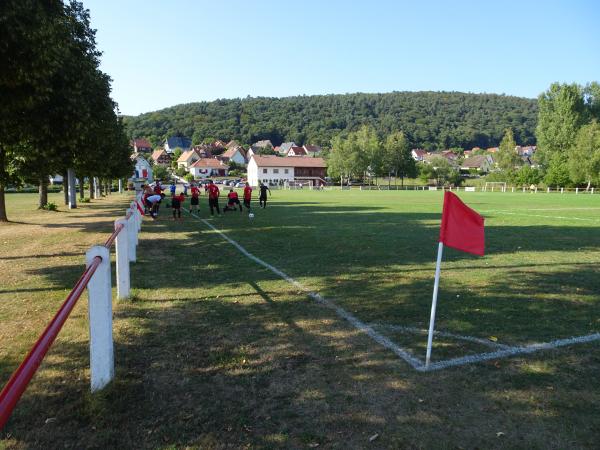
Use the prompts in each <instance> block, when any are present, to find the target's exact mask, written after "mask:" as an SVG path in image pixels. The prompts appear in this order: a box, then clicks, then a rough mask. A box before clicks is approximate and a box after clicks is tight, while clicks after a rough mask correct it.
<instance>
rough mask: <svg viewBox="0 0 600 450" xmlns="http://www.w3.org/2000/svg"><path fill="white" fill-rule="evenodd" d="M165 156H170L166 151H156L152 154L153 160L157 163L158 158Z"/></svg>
mask: <svg viewBox="0 0 600 450" xmlns="http://www.w3.org/2000/svg"><path fill="white" fill-rule="evenodd" d="M163 155H165V156H169V154H168V153H167V152H165V151H164V150H154V152H152V159H153V160H154V161H156V160H157V159H158V158H160V157H161V156H163Z"/></svg>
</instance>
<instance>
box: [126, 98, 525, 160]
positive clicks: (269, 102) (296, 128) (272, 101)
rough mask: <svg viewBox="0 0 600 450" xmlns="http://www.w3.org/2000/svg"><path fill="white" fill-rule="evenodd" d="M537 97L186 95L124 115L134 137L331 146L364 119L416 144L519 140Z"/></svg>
mask: <svg viewBox="0 0 600 450" xmlns="http://www.w3.org/2000/svg"><path fill="white" fill-rule="evenodd" d="M536 119H537V100H535V99H527V98H521V97H511V96H505V95H496V94H465V93H461V92H391V93H387V94H361V93H358V94H344V95H313V96H299V97H285V98H270V97H256V98H253V97H247V98H244V99H231V100H216V101H213V102H199V103H188V104H182V105H177V106H173V107H170V108H166V109H163V110H160V111H155V112H150V113H145V114H141V115H139V116H135V117H133V116H127V117H125V124H126V127H127V131H128V133H129V135H130V137H132V138H134V137H135V138H137V137H146V138H148V139H150V141H151V142H152V143H153V144H154V145H158V144H159V143H160V142H161V141H162V140H163V139H164V138H165V137H166V136H167V135H171V134H181V135H185V136H189V137H192V139H193V141H194V143H200V142H202V141H207V140H212V139H221V140H230V139H236V140H238V141H239V142H241V143H245V144H249V143H252V142H255V141H258V140H261V139H270V140H271V141H272V142H273V144H274V145H278V144H280V143H281V142H285V141H295V142H296V143H298V144H303V143H313V144H319V145H324V146H328V144H329V142H330V140H331V138H332V137H333V136H335V135H336V134H338V133H340V132H343V131H351V130H355V129H356V128H358V127H359V126H360V125H361V124H363V123H368V124H370V125H372V126H373V127H374V128H375V129H376V130H377V132H378V133H379V134H380V135H381V136H385V135H387V134H389V133H391V132H393V131H398V130H402V131H404V132H405V134H406V135H407V136H408V138H409V140H410V143H411V145H413V146H414V147H423V148H427V149H440V148H450V147H463V148H471V147H474V146H479V147H489V146H496V145H498V143H499V142H500V140H501V139H502V135H503V134H504V130H505V129H506V128H508V127H510V128H512V129H513V131H514V133H515V138H516V141H517V143H518V144H522V145H527V144H534V143H535V136H534V130H535V125H536Z"/></svg>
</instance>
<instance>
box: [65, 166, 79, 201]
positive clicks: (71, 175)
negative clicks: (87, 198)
mask: <svg viewBox="0 0 600 450" xmlns="http://www.w3.org/2000/svg"><path fill="white" fill-rule="evenodd" d="M67 178H68V179H69V209H73V208H77V186H75V171H74V170H73V169H67Z"/></svg>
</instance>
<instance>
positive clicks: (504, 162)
mask: <svg viewBox="0 0 600 450" xmlns="http://www.w3.org/2000/svg"><path fill="white" fill-rule="evenodd" d="M516 146H517V145H516V143H515V138H514V134H513V131H512V129H510V128H507V129H506V131H505V133H504V137H503V138H502V141H501V142H500V148H499V149H498V153H496V163H497V164H498V167H499V168H500V170H503V171H505V172H507V173H508V174H509V175H510V174H512V173H514V172H515V170H516V168H517V167H519V166H521V165H522V164H523V161H522V160H521V157H520V156H519V154H518V153H517V151H516V150H515V147H516Z"/></svg>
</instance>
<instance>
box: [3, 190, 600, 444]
mask: <svg viewBox="0 0 600 450" xmlns="http://www.w3.org/2000/svg"><path fill="white" fill-rule="evenodd" d="M461 197H462V198H463V199H464V200H465V201H466V202H467V203H468V204H469V205H470V206H472V207H473V208H475V209H476V210H478V211H480V212H482V213H483V214H484V215H485V216H486V225H487V229H486V233H487V244H488V245H487V249H488V254H487V255H486V256H485V257H483V258H477V257H473V256H469V255H466V254H461V253H459V252H454V251H452V250H451V249H448V250H447V252H446V256H445V259H444V262H443V266H442V284H441V287H440V288H441V291H440V298H439V310H438V327H437V328H438V329H440V330H444V331H449V332H454V333H457V334H468V335H471V336H478V337H481V338H482V339H487V338H491V337H493V338H496V339H497V340H498V342H503V343H509V344H511V343H513V342H516V343H517V342H518V343H524V342H536V341H542V340H546V339H554V338H558V337H565V336H572V335H579V334H586V333H589V332H592V331H597V328H598V322H597V317H598V314H597V300H596V299H597V297H598V292H597V291H598V285H597V283H595V282H594V281H593V279H591V277H589V276H587V275H592V274H593V272H592V268H593V267H594V266H595V264H597V261H598V259H599V258H598V256H599V255H598V244H599V238H598V237H597V233H594V232H595V231H597V230H596V228H597V227H598V223H597V222H596V220H597V219H596V217H595V215H596V213H597V209H596V208H597V207H596V206H594V205H595V203H596V200H595V197H594V196H583V195H580V196H574V195H568V196H567V195H564V196H559V195H558V194H557V195H545V194H544V195H542V194H537V195H535V194H500V193H493V194H492V193H482V194H480V193H467V194H462V193H461ZM114 200H115V199H108V200H103V201H102V202H104V203H103V206H106V207H107V208H108V207H109V206H110V205H109V204H110V203H114ZM441 200H442V196H441V193H440V192H437V193H436V192H357V191H351V192H346V191H344V192H339V191H325V192H315V191H291V192H290V191H273V195H272V197H271V199H270V203H269V206H268V207H267V209H265V210H258V209H257V210H256V211H255V213H256V217H255V219H254V220H253V221H250V220H249V219H248V217H247V215H246V214H240V213H239V212H232V213H227V215H225V216H224V217H221V218H215V219H211V223H212V224H214V225H215V226H216V227H218V228H219V229H221V230H223V231H224V232H226V233H227V235H228V236H230V237H231V238H233V239H235V240H236V241H237V242H239V243H240V244H241V245H243V246H244V247H245V248H246V249H247V250H248V251H250V252H251V253H253V254H255V255H256V256H258V257H260V258H262V259H264V260H265V261H266V262H268V263H270V264H272V265H274V266H275V267H278V268H280V269H282V270H284V271H285V272H286V273H288V274H289V275H290V276H292V277H294V278H295V279H297V280H299V281H300V282H302V283H303V284H304V285H305V286H307V287H309V288H310V289H313V290H316V291H318V292H320V293H321V294H322V295H324V296H325V297H326V298H329V299H332V300H334V301H335V302H336V303H337V304H339V305H341V306H342V307H344V308H345V309H347V310H348V311H351V312H352V313H353V314H354V315H355V316H357V317H358V318H359V319H361V320H362V321H364V322H367V323H370V324H379V326H380V327H379V328H378V331H380V332H381V333H386V334H387V335H388V336H389V337H390V338H392V339H394V340H395V341H396V342H398V344H400V345H404V346H406V347H407V348H409V349H410V350H411V351H414V352H415V354H417V353H418V352H422V353H423V355H424V344H425V337H423V336H415V335H412V334H402V333H397V332H396V330H394V328H393V326H397V325H405V326H414V327H418V328H421V327H426V326H427V321H428V317H429V307H430V302H431V291H432V287H433V271H434V265H435V254H436V242H437V236H438V229H439V219H440V212H441ZM99 203H100V202H99ZM205 203H206V199H205V198H202V199H201V211H200V216H201V217H207V206H206V204H205ZM93 206H95V205H93ZM114 207H115V211H118V208H117V205H114ZM80 211H81V212H78V213H77V214H80V213H81V214H82V213H83V211H84V209H82V210H80ZM169 212H170V211H169V210H167V209H164V208H163V210H162V211H161V217H160V218H159V220H158V221H156V222H151V221H145V223H144V226H143V230H142V234H141V235H140V239H141V240H140V247H139V248H138V263H137V264H135V265H134V266H133V267H132V283H133V286H134V287H136V291H135V297H134V298H133V300H132V301H131V302H122V303H118V304H115V318H116V322H115V327H116V329H115V345H116V358H117V360H116V364H117V367H116V369H117V379H116V380H115V382H114V383H113V384H112V385H111V387H110V388H109V389H107V390H106V391H104V392H103V393H101V394H99V395H95V396H91V395H89V394H87V390H88V388H89V387H88V384H89V380H88V378H87V364H88V360H87V355H86V352H87V347H86V344H87V342H86V336H85V331H84V330H85V326H86V324H85V318H84V317H79V318H76V319H77V320H78V321H79V320H80V321H81V326H80V334H79V333H73V334H72V335H69V334H68V333H65V334H61V335H59V339H58V341H57V345H58V346H57V347H55V348H54V349H53V350H52V351H51V357H52V358H53V359H51V360H50V362H46V363H44V365H43V367H42V371H41V373H40V374H39V375H38V376H37V377H36V378H34V381H33V384H32V386H31V387H30V389H29V391H28V392H27V393H26V394H25V396H24V398H23V400H22V401H21V404H20V405H19V407H18V409H17V411H16V412H15V416H14V417H13V418H12V419H11V421H10V422H9V425H8V426H7V428H6V429H5V430H3V433H4V434H3V437H4V440H3V441H0V442H2V444H0V445H4V446H6V447H9V448H26V447H27V448H31V447H34V448H49V447H56V446H59V445H60V446H66V447H72V448H81V447H128V446H129V447H132V446H133V447H136V448H179V447H186V446H187V447H191V448H222V447H226V446H230V447H244V446H248V447H258V448H261V447H263V448H264V447H268V448H273V447H280V448H290V447H292V448H306V447H316V446H317V445H318V446H320V447H326V448H362V447H366V446H373V447H375V448H389V447H425V448H431V447H448V448H454V447H484V448H506V447H527V448H566V447H568V448H593V447H594V446H595V445H596V442H597V429H598V428H599V427H600V422H599V420H600V419H598V416H597V414H596V412H597V410H598V407H599V406H600V386H599V382H598V379H597V371H598V369H599V368H600V355H599V353H598V345H597V343H591V344H586V345H580V346H573V347H567V348H562V349H559V350H553V351H546V352H539V353H536V354H533V355H527V356H522V357H513V358H508V359H502V360H497V361H490V362H486V363H480V364H476V365H469V366H461V367H455V368H452V369H447V370H443V371H439V372H433V373H425V374H423V373H418V372H416V371H414V370H413V369H412V368H410V367H409V366H408V365H407V364H406V363H405V362H404V361H401V360H399V359H398V358H397V357H396V356H395V355H394V354H393V353H391V352H390V351H388V350H386V349H384V348H383V347H380V346H379V345H378V344H376V343H374V342H373V341H372V340H371V339H370V338H368V337H366V336H365V335H363V334H362V333H360V332H357V331H356V330H355V329H354V328H353V327H352V326H351V325H349V324H348V323H347V322H345V321H344V320H342V319H340V318H339V317H337V316H336V315H335V313H334V312H333V311H331V310H330V309H328V308H324V307H322V306H320V305H318V304H317V303H315V302H314V301H313V300H311V299H310V298H308V297H307V296H306V295H305V294H304V293H303V292H301V291H299V290H298V289H297V288H296V287H294V286H292V285H290V284H289V283H287V282H285V281H283V280H281V279H280V278H279V277H277V276H276V275H275V274H273V273H272V272H270V271H268V270H266V269H264V268H262V267H261V266H259V265H257V264H255V263H254V262H252V261H250V260H249V259H247V258H245V257H244V256H242V255H241V253H239V252H238V251H237V250H236V249H235V248H234V247H233V246H232V245H231V244H229V243H227V242H226V241H224V240H223V239H222V238H221V237H220V236H219V235H217V234H216V233H215V232H213V231H212V230H210V229H209V228H208V227H207V226H206V225H205V224H203V223H202V222H200V221H198V220H195V219H192V218H190V217H189V216H188V215H186V216H185V219H184V220H183V221H182V222H173V221H170V220H166V219H167V215H168V213H169ZM29 214H31V215H32V216H35V215H36V214H40V213H38V212H35V211H33V210H25V211H23V219H22V220H23V221H24V222H33V220H31V219H29V218H28V215H29ZM47 214H50V213H47ZM59 214H60V213H59ZM64 214H65V215H66V214H71V213H64ZM521 214H522V215H521ZM558 217H567V218H568V220H567V219H559V218H558ZM89 220H91V219H89ZM73 222H75V221H72V220H71V221H68V222H67V223H71V224H72V223H73ZM78 222H79V220H78ZM80 225H81V224H80ZM109 225H110V226H109ZM98 226H100V227H102V226H104V227H106V232H107V233H108V232H109V231H110V229H111V224H107V223H106V222H105V224H104V225H98ZM48 228H49V227H48ZM63 228H66V227H63ZM71 231H72V232H75V228H74V229H72V230H71ZM76 233H77V234H76V235H77V236H79V235H80V234H81V235H83V236H87V234H86V233H85V232H82V230H79V231H77V232H76ZM29 234H31V233H29ZM34 236H35V239H37V238H42V236H37V235H35V234H34ZM72 236H73V234H68V233H67V234H65V235H64V236H63V237H62V242H61V239H58V238H56V242H55V243H52V244H49V243H47V245H46V246H45V247H44V248H45V249H46V250H48V251H49V252H50V250H52V251H60V249H61V248H64V246H67V245H73V244H74V243H75V241H76V240H74V239H73V237H72ZM96 242H98V241H96ZM21 245H25V244H24V242H23V243H21V244H19V243H18V242H15V244H14V246H13V247H12V248H11V253H10V254H11V255H13V256H15V255H19V254H23V255H28V254H33V252H31V251H30V253H26V252H25V251H24V250H20V246H21ZM85 245H87V243H85ZM82 251H84V250H83V249H82ZM82 259H83V258H81V260H82ZM42 261H44V259H42ZM44 264H46V266H45V267H46V269H43V268H39V269H38V271H39V272H38V273H39V280H38V282H39V283H44V286H46V287H49V288H51V289H53V290H55V289H57V288H59V287H64V288H65V289H66V286H70V285H72V283H73V282H74V279H73V280H71V279H70V278H72V275H73V274H71V275H69V272H68V271H67V272H66V273H61V271H57V270H51V268H52V267H53V266H54V265H56V264H55V263H53V261H48V262H46V263H44ZM12 269H13V270H12V272H13V275H12V276H15V274H18V276H19V277H21V283H22V284H23V285H24V286H25V288H26V287H27V286H28V285H27V284H26V280H27V278H28V277H31V276H32V275H34V274H32V273H28V272H27V269H24V268H18V267H13V268H12ZM6 273H7V271H6V270H3V271H2V275H1V276H2V277H5V276H7V275H6ZM75 279H76V276H75ZM4 285H5V283H4V280H2V286H4ZM18 288H19V287H13V288H12V289H13V290H15V289H18ZM21 288H22V289H25V288H24V287H21ZM31 288H35V284H32V285H31ZM3 289H4V288H3ZM58 290H60V289H58ZM30 291H31V292H24V293H23V296H22V297H21V298H22V304H20V305H13V303H12V302H10V301H7V300H6V298H7V297H8V298H9V299H10V298H12V297H11V294H10V293H6V294H8V295H5V296H4V297H3V298H2V308H4V309H3V312H4V311H6V312H5V313H4V315H3V316H2V321H3V327H4V321H5V318H8V320H9V322H8V323H12V325H11V326H12V327H13V328H12V329H13V330H18V329H19V327H24V326H26V325H25V324H26V323H28V320H29V319H28V318H27V317H20V316H19V317H15V314H14V311H15V310H16V308H18V309H19V310H20V309H22V308H23V307H25V308H29V307H32V308H33V307H34V306H35V299H38V300H39V299H40V298H41V297H40V296H41V295H42V294H40V293H39V292H36V291H35V289H30ZM63 294H64V292H63V293H59V294H57V298H58V297H61V296H63ZM45 295H46V294H45ZM63 298H64V296H63ZM27 299H32V300H27ZM82 300H84V299H82ZM6 305H9V306H6ZM83 305H84V303H82V304H80V306H79V308H83ZM13 307H14V308H13ZM6 308H8V309H6ZM76 312H77V311H76ZM68 326H69V322H67V327H68ZM70 326H71V327H73V326H75V323H73V324H71V325H70ZM78 326H79V325H78ZM63 333H64V332H63ZM32 334H35V333H33V332H32ZM6 336H9V339H11V338H10V335H9V334H8V333H7V334H6ZM4 342H5V335H3V339H2V346H3V347H4V345H6V344H4ZM436 344H437V345H436V346H435V347H434V352H433V357H434V360H435V359H439V358H445V357H450V356H453V355H458V354H464V353H469V352H474V351H478V349H475V348H472V346H471V344H470V343H469V344H468V345H463V344H461V343H460V342H457V341H455V340H443V339H439V340H438V339H436ZM13 346H14V347H25V343H22V342H19V341H17V340H14V339H13V340H11V345H10V347H11V348H12V347H13ZM11 351H13V350H11ZM26 351H27V348H24V349H23V350H22V351H21V353H24V352H26ZM13 352H14V353H19V351H13ZM14 359H15V360H16V359H17V358H14ZM3 360H4V358H3ZM12 365H13V364H12V363H9V364H7V366H12ZM2 370H3V371H2V380H3V381H4V380H6V379H7V378H8V375H9V373H10V371H11V370H12V368H9V367H5V366H4V365H3V368H2ZM47 419H54V420H50V421H48V420H47ZM7 435H9V436H7Z"/></svg>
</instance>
